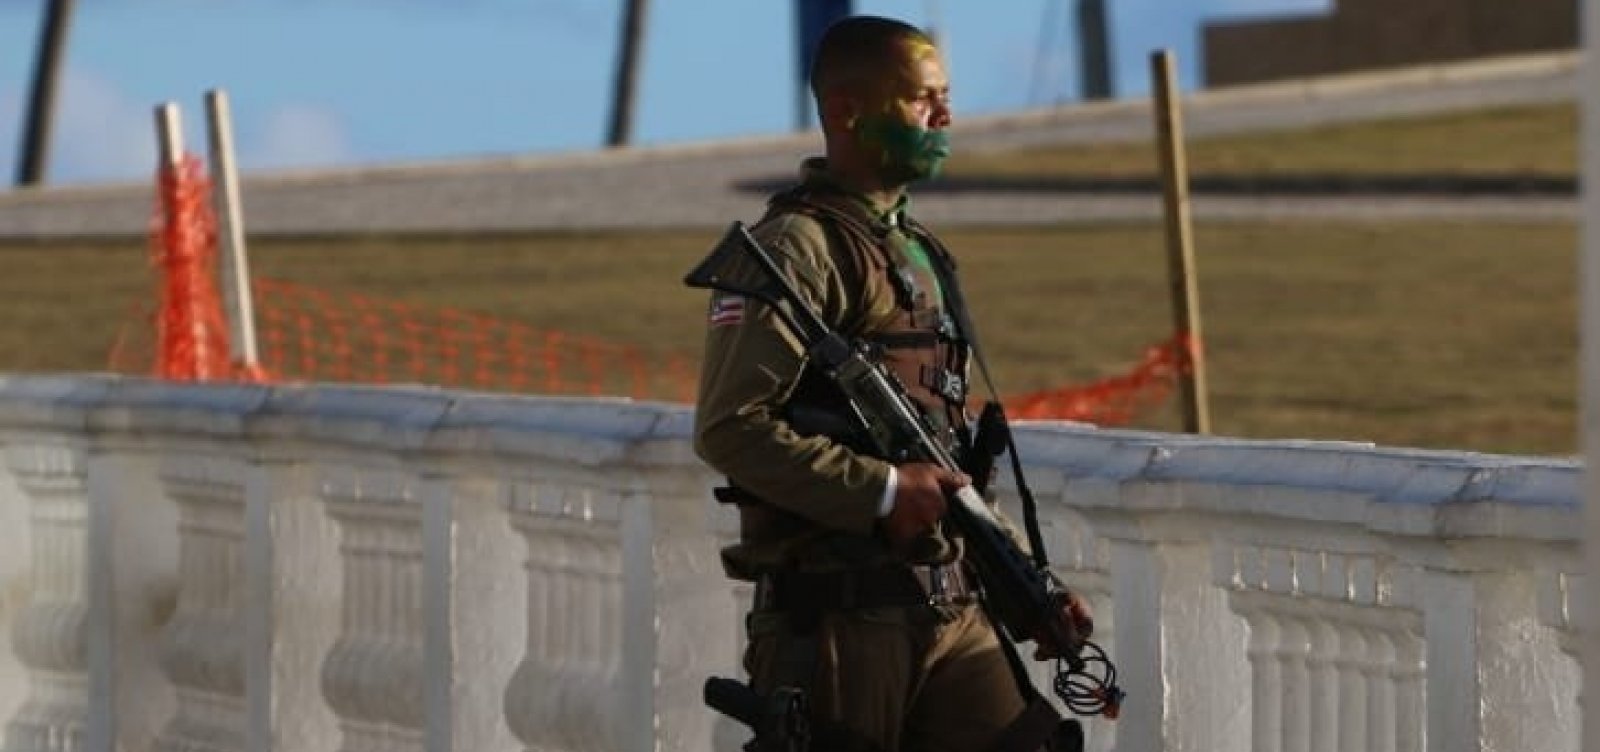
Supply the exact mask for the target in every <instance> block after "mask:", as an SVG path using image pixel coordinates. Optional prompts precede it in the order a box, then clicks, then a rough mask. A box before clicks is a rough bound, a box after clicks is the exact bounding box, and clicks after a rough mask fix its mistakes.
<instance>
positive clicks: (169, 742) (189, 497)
mask: <svg viewBox="0 0 1600 752" xmlns="http://www.w3.org/2000/svg"><path fill="white" fill-rule="evenodd" d="M242 479H243V469H242V468H241V467H239V466H238V465H237V464H233V465H225V464H222V463H220V462H215V461H195V460H193V459H192V458H189V459H184V460H178V459H177V458H174V461H171V462H169V463H167V465H166V467H165V469H164V471H163V473H162V480H163V481H164V482H165V483H166V486H167V492H168V494H169V495H170V496H171V497H172V498H173V499H174V500H175V501H176V502H177V504H178V520H179V521H178V534H179V541H178V545H179V554H178V556H179V568H178V576H179V593H178V605H177V610H176V611H175V612H174V613H173V616H172V621H171V622H169V623H168V625H167V628H166V631H165V632H164V633H163V635H162V649H161V666H162V669H163V670H164V671H165V672H166V675H167V678H168V679H170V680H171V681H172V683H173V684H174V685H175V686H176V687H177V701H178V708H177V711H176V712H175V713H174V714H173V716H172V718H171V720H169V721H168V722H167V724H166V726H165V727H164V728H163V729H162V731H161V734H160V736H159V737H158V738H157V740H156V743H155V748H156V749H157V750H161V751H162V752H224V751H225V750H239V749H243V747H244V723H245V718H244V714H245V698H244V645H243V642H242V639H243V614H242V613H241V610H240V603H241V602H240V599H239V594H240V593H241V592H242V590H243V588H244V583H243V581H242V579H241V577H242V572H241V567H240V565H239V561H240V557H241V556H242V555H243V546H244V485H243V480H242Z"/></svg>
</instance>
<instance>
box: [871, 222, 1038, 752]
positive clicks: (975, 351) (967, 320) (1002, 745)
mask: <svg viewBox="0 0 1600 752" xmlns="http://www.w3.org/2000/svg"><path fill="white" fill-rule="evenodd" d="M901 221H902V222H903V223H904V224H905V226H906V228H907V229H908V230H910V231H911V232H912V234H913V235H914V236H915V237H916V239H917V241H918V242H923V243H927V244H929V246H931V247H930V248H929V249H928V250H929V253H928V256H929V257H930V258H931V259H933V268H934V273H935V274H937V275H938V277H939V282H940V283H941V284H942V285H943V286H944V295H945V299H946V302H947V303H948V304H949V307H950V308H951V309H952V310H951V312H952V314H953V315H954V316H955V318H956V326H957V327H959V328H960V330H961V336H962V337H963V338H964V339H965V340H966V343H967V347H968V348H969V349H970V350H971V351H972V360H974V361H976V362H977V364H978V372H979V374H981V375H982V376H983V383H984V387H985V388H986V389H988V390H989V398H990V399H992V400H993V401H994V404H995V405H996V407H997V409H1000V417H1001V421H1000V422H1001V425H1002V426H1004V427H1005V440H1006V452H1007V453H1008V454H1010V455H1011V471H1012V474H1013V475H1014V476H1015V478H1016V483H1017V495H1018V496H1019V497H1021V499H1022V519H1023V525H1024V527H1025V528H1026V529H1027V535H1028V546H1029V547H1030V548H1032V549H1033V560H1034V564H1035V566H1037V567H1039V568H1040V570H1042V571H1048V570H1049V566H1050V561H1049V558H1048V556H1047V555H1046V553H1045V550H1044V536H1043V535H1041V534H1040V532H1039V513H1038V505H1037V504H1036V503H1035V502H1034V500H1033V491H1032V490H1031V489H1030V488H1028V482H1027V480H1026V479H1025V478H1024V477H1023V475H1022V461H1021V459H1019V458H1018V456H1017V446H1016V442H1015V440H1014V439H1013V438H1012V436H1011V429H1010V426H1009V425H1007V424H1006V420H1005V411H1004V409H1003V408H999V405H1000V395H999V391H998V390H997V389H995V385H994V378H993V376H991V375H990V372H989V365H988V363H987V362H986V361H985V360H984V357H983V350H982V349H980V348H979V346H978V332H977V329H976V328H975V327H974V326H973V323H972V316H971V315H970V314H969V313H968V312H967V304H966V299H965V298H964V297H962V295H961V285H960V283H959V282H958V281H957V279H956V274H955V257H953V256H951V255H950V251H949V249H947V248H945V246H944V244H942V243H940V242H939V240H938V239H937V238H935V237H934V236H933V234H932V233H930V232H928V231H927V229H926V228H924V227H922V225H921V224H919V223H917V222H916V221H915V220H913V219H911V218H910V217H908V216H905V215H903V214H902V215H901ZM984 613H985V614H986V615H987V616H988V617H989V622H990V623H991V624H993V625H994V627H995V629H996V631H999V632H1001V634H1000V635H999V636H1000V639H999V640H998V641H999V643H1000V652H1001V654H1002V655H1004V656H1005V658H1006V663H1007V664H1009V666H1010V667H1011V675H1012V678H1013V679H1014V680H1015V681H1016V684H1017V690H1018V691H1019V692H1021V694H1022V697H1023V699H1025V700H1026V701H1027V706H1026V707H1024V708H1023V711H1022V714H1021V715H1019V716H1017V718H1016V720H1014V721H1012V722H1011V725H1009V726H1007V727H1006V729H1005V730H1004V731H1003V732H1002V733H1001V735H1000V739H999V740H998V741H996V742H995V744H994V745H993V746H991V747H989V749H988V750H987V751H986V752H1032V751H1033V750H1039V749H1046V748H1048V746H1049V744H1048V743H1049V742H1050V741H1051V740H1053V739H1054V738H1055V736H1056V734H1057V732H1058V726H1059V725H1060V724H1062V723H1063V721H1062V718H1061V714H1060V713H1059V712H1058V711H1057V710H1056V709H1055V706H1053V705H1052V704H1051V703H1050V701H1049V700H1048V699H1046V698H1045V696H1044V694H1043V693H1041V692H1040V691H1039V689H1038V688H1037V687H1035V686H1033V680H1032V679H1030V678H1029V676H1028V669H1027V666H1026V665H1024V664H1023V662H1022V656H1021V655H1019V654H1018V653H1017V646H1016V644H1015V642H1014V641H1013V640H1014V638H1015V637H1016V636H1015V635H1008V634H1006V633H1005V632H1004V630H1003V629H1002V628H1001V626H1000V622H999V620H998V619H996V618H995V617H994V613H993V612H992V611H990V610H989V608H988V606H987V603H986V602H985V606H984Z"/></svg>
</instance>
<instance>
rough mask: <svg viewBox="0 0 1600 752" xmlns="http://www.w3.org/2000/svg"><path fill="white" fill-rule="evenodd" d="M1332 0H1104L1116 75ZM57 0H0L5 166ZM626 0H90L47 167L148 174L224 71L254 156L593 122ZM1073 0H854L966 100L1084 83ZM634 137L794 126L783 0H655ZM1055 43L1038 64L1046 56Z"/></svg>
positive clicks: (193, 124) (247, 155)
mask: <svg viewBox="0 0 1600 752" xmlns="http://www.w3.org/2000/svg"><path fill="white" fill-rule="evenodd" d="M1330 3H1331V0H1108V4H1109V6H1110V14H1111V24H1112V45H1113V52H1114V55H1115V61H1114V64H1115V67H1116V71H1117V87H1118V93H1119V94H1127V95H1137V94H1143V93H1145V92H1146V91H1147V90H1148V81H1147V79H1146V76H1147V75H1148V73H1147V63H1146V56H1147V55H1148V53H1149V51H1150V50H1153V49H1157V48H1160V47H1171V48H1173V49H1174V50H1176V51H1177V53H1178V55H1179V60H1180V62H1181V63H1182V64H1183V67H1184V74H1183V75H1184V83H1185V86H1187V87H1192V86H1193V85H1194V84H1195V82H1196V80H1197V78H1198V76H1197V71H1198V69H1199V68H1198V64H1199V60H1198V54H1199V49H1198V38H1199V25H1200V23H1201V21H1202V20H1203V19H1216V18H1230V17H1244V16H1255V15H1281V14H1292V13H1305V12H1315V11H1319V10H1325V9H1326V8H1327V7H1328V6H1329V5H1330ZM44 5H45V0H0V179H3V180H4V183H3V184H4V185H5V186H9V185H10V181H11V177H12V175H13V174H14V172H15V169H16V168H15V165H16V157H17V144H18V140H19V133H20V130H21V117H22V111H23V103H24V102H25V100H26V96H27V87H28V86H29V82H30V79H31V76H32V70H33V65H34V47H35V44H36V42H37V36H38V31H39V23H40V16H41V14H42V9H43V7H44ZM622 6H623V2H622V0H79V2H78V3H77V8H76V14H75V16H74V24H73V27H72V33H71V35H70V38H69V40H68V45H69V46H68V52H67V58H66V74H65V79H64V82H63V87H62V90H61V92H60V94H59V98H58V110H57V113H58V114H57V130H56V136H55V140H54V148H53V150H52V153H51V163H50V172H49V178H50V182H52V183H58V184H64V183H74V184H82V183H93V182H100V181H124V180H137V179H142V178H144V177H145V176H147V175H148V174H149V173H150V172H151V169H152V165H153V163H154V136H153V131H152V128H153V126H152V117H151V110H152V108H153V107H154V105H155V104H157V103H159V102H162V101H168V100H172V101H177V102H178V103H179V105H180V106H181V107H182V108H183V109H184V111H185V119H186V121H187V133H188V137H189V139H190V144H191V150H193V148H194V147H199V146H200V145H201V144H200V139H201V138H202V133H203V132H202V130H201V126H202V122H201V120H200V107H201V106H202V105H201V96H202V93H203V92H204V91H205V90H206V89H210V88H214V87H221V88H225V89H227V90H228V92H229V95H230V97H231V98H232V101H233V106H234V118H235V127H236V130H237V133H238V136H237V139H238V143H239V152H240V154H239V158H240V163H241V165H242V166H243V167H244V168H245V169H247V170H261V169H272V170H277V169H298V168H317V167H331V166H348V165H367V164H381V163H395V162H405V163H416V162H428V161H437V160H448V159H452V158H463V157H477V156H484V155H501V154H528V153H544V152H556V151H570V150H579V149H590V148H594V147H596V146H598V145H600V144H601V142H602V141H603V138H604V133H605V127H606V123H607V118H608V117H609V97H610V89H611V79H612V75H613V65H614V59H615V52H616V44H617V29H618V25H619V18H620V14H621V8H622ZM1051 6H1055V11H1054V17H1055V18H1057V19H1060V20H1061V22H1062V23H1063V24H1064V23H1066V21H1067V20H1069V19H1070V17H1071V14H1070V12H1071V9H1072V7H1073V0H856V10H857V12H861V13H875V14H881V15H889V16H894V17H898V18H902V19H905V20H908V21H911V22H912V23H917V24H923V25H925V24H929V23H932V22H934V21H937V22H938V24H937V25H938V26H940V27H942V29H943V31H944V40H945V44H944V46H945V51H946V56H947V57H948V59H949V63H950V68H951V76H952V87H953V89H954V92H953V94H954V99H955V105H956V108H957V117H960V115H961V114H962V113H994V112H1003V111H1007V110H1015V109H1020V108H1025V107H1029V106H1036V105H1039V104H1044V103H1046V102H1048V101H1056V100H1064V99H1066V100H1070V99H1072V98H1075V97H1076V95H1077V91H1076V79H1077V74H1076V72H1075V56H1076V52H1075V50H1074V47H1073V42H1072V35H1071V34H1070V33H1068V31H1067V30H1066V29H1065V27H1063V31H1062V32H1061V33H1060V34H1056V35H1053V37H1051V36H1049V35H1044V34H1041V31H1040V30H1041V28H1042V26H1043V21H1044V20H1045V19H1046V18H1047V17H1048V16H1050V15H1051V12H1050V9H1051ZM650 10H651V12H650V17H649V33H648V36H647V39H646V43H645V58H644V73H643V76H642V80H641V82H640V91H639V100H638V105H637V108H636V119H635V126H634V133H635V140H636V142H638V143H645V144H659V143H671V142H681V141H699V140H707V139H715V138H724V137H730V136H744V135H757V134H765V133H775V132H781V131H784V130H786V129H788V128H790V127H791V126H792V124H793V122H794V113H793V106H794V96H795V95H794V88H793V87H794V73H793V59H794V52H793V49H792V46H791V45H792V42H791V36H792V31H791V22H792V19H791V13H792V11H791V3H790V2H789V0H654V1H653V2H652V3H651V7H650ZM1041 62H1042V63H1043V64H1041Z"/></svg>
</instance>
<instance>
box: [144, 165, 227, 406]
mask: <svg viewBox="0 0 1600 752" xmlns="http://www.w3.org/2000/svg"><path fill="white" fill-rule="evenodd" d="M156 181H157V183H156V184H157V195H156V201H157V206H156V212H155V220H154V221H153V222H152V223H151V224H152V226H151V228H150V249H151V261H152V263H154V264H155V266H156V267H157V268H159V269H160V270H161V290H160V295H159V302H158V304H157V305H158V307H157V311H156V316H155V331H156V350H157V354H158V355H157V359H156V364H155V367H156V368H155V373H156V375H158V376H160V377H162V378H166V379H176V380H188V381H193V380H206V379H217V378H227V377H230V376H232V375H233V373H232V371H233V369H232V367H231V365H230V364H229V362H228V330H227V324H226V323H225V321H224V319H223V314H222V301H221V298H220V297H219V296H218V294H217V286H216V279H217V273H216V265H217V229H216V228H217V223H216V217H215V215H214V214H213V213H212V211H211V204H210V203H209V201H210V193H211V183H210V181H209V180H207V179H206V176H205V171H204V170H203V169H202V167H201V165H200V160H199V159H198V158H197V157H195V156H193V155H185V156H184V157H183V158H182V159H180V160H179V162H178V163H177V164H175V165H167V166H164V167H162V168H161V170H160V171H159V173H158V174H157V177H156Z"/></svg>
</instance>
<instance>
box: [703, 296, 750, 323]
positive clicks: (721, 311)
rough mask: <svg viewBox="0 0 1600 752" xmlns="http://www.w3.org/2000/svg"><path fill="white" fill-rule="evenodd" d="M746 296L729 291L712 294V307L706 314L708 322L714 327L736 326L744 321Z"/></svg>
mask: <svg viewBox="0 0 1600 752" xmlns="http://www.w3.org/2000/svg"><path fill="white" fill-rule="evenodd" d="M744 308H745V304H744V297H743V296H741V295H731V294H728V293H718V294H716V295H713V296H711V309H710V311H708V312H707V314H706V323H707V324H709V325H710V326H713V327H718V326H735V325H737V324H741V323H743V322H744Z"/></svg>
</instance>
